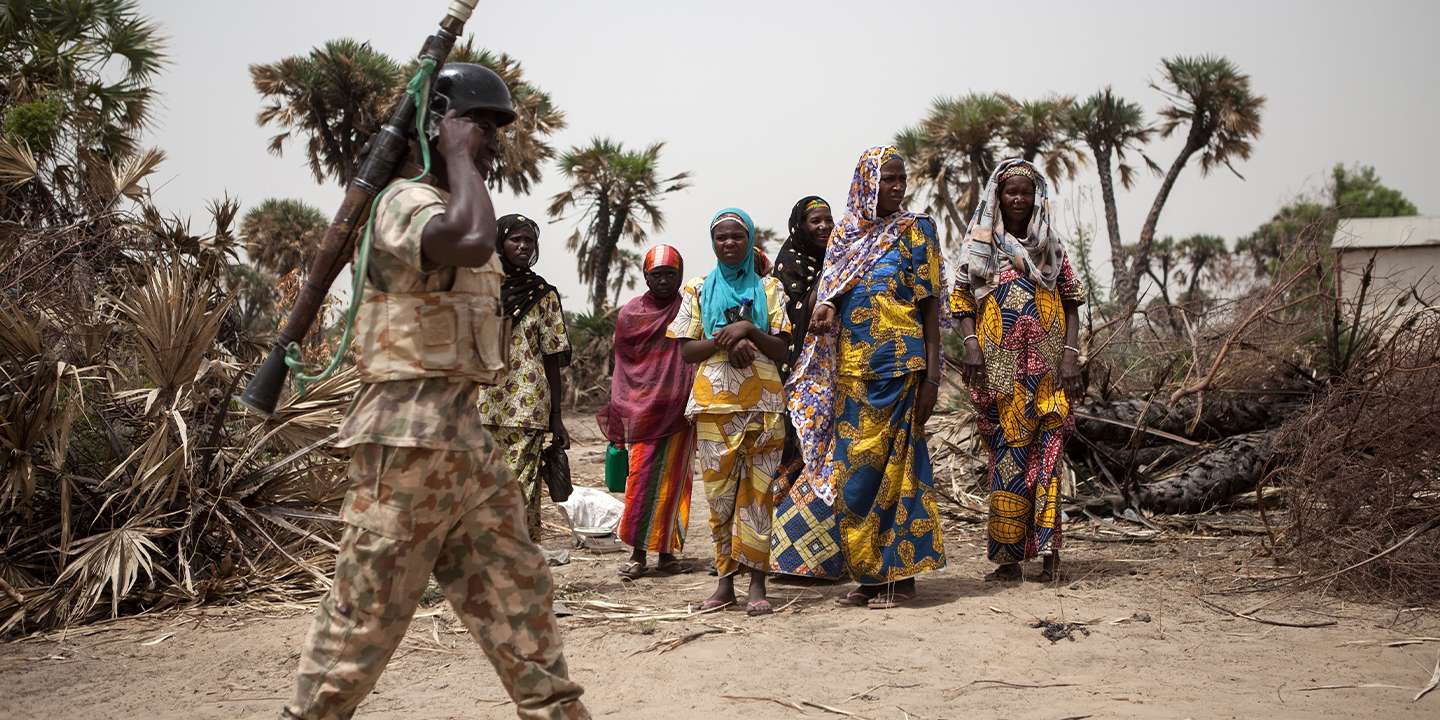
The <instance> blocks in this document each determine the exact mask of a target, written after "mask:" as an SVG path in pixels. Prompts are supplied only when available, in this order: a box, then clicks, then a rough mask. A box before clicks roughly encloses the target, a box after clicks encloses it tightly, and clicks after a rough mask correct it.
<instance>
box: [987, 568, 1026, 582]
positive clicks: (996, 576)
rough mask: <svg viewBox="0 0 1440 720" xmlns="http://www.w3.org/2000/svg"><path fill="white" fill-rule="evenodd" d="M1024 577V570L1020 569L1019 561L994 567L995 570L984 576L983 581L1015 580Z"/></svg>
mask: <svg viewBox="0 0 1440 720" xmlns="http://www.w3.org/2000/svg"><path fill="white" fill-rule="evenodd" d="M1024 579H1025V571H1024V570H1021V569H1020V563H1005V564H1004V565H998V566H996V567H995V572H992V573H990V574H989V575H986V576H985V582H1015V581H1017V580H1024Z"/></svg>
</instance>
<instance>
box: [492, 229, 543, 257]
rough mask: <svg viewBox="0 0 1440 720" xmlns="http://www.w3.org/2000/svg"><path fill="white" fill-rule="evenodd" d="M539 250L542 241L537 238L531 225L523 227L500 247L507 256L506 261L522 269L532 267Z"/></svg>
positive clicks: (514, 232)
mask: <svg viewBox="0 0 1440 720" xmlns="http://www.w3.org/2000/svg"><path fill="white" fill-rule="evenodd" d="M539 249H540V241H539V239H538V238H537V237H536V234H535V228H533V227H530V226H529V225H521V226H520V227H519V228H518V229H516V230H515V231H513V232H511V233H510V235H509V236H508V237H506V238H505V242H503V243H501V245H500V252H501V253H502V254H504V255H505V259H506V260H509V261H510V264H512V265H519V266H520V267H530V261H531V260H533V259H534V258H535V253H536V252H538V251H539Z"/></svg>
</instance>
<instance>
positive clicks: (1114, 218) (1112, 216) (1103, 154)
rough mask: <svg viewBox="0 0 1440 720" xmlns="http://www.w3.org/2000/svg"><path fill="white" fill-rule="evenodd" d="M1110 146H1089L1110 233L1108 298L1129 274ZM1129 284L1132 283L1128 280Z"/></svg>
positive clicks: (1107, 228) (1111, 297)
mask: <svg viewBox="0 0 1440 720" xmlns="http://www.w3.org/2000/svg"><path fill="white" fill-rule="evenodd" d="M1110 152H1111V150H1110V148H1109V147H1105V146H1102V145H1100V144H1099V143H1095V144H1092V145H1091V146H1090V153H1091V154H1092V155H1094V156H1095V168H1096V170H1097V171H1099V173H1100V198H1101V200H1102V201H1103V202H1104V203H1105V231H1106V232H1107V233H1108V234H1109V235H1110V300H1111V301H1112V302H1113V301H1114V300H1115V299H1116V295H1115V293H1116V290H1117V289H1119V287H1120V285H1121V282H1122V280H1125V279H1126V278H1128V277H1129V275H1130V270H1129V268H1128V266H1126V264H1125V260H1126V257H1125V244H1124V243H1123V242H1121V241H1120V213H1119V212H1118V211H1117V210H1116V209H1115V180H1114V178H1112V177H1111V176H1110ZM1129 284H1134V283H1133V281H1130V282H1129Z"/></svg>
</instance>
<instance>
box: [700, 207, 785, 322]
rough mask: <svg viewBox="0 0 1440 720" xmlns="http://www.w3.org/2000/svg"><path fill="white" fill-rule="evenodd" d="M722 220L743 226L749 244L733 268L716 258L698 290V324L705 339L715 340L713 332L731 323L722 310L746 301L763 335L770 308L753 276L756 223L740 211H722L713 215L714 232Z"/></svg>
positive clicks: (762, 286) (755, 276)
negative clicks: (703, 332)
mask: <svg viewBox="0 0 1440 720" xmlns="http://www.w3.org/2000/svg"><path fill="white" fill-rule="evenodd" d="M725 220H736V221H738V222H740V224H742V225H744V226H745V233H746V235H747V237H748V238H749V242H750V245H749V247H748V248H747V249H746V251H745V257H744V258H741V260H740V262H739V263H736V264H735V265H726V264H725V263H723V262H719V259H718V258H717V259H716V260H717V261H716V263H715V269H714V270H711V271H710V274H709V275H706V276H705V285H704V286H703V287H702V288H701V289H700V321H701V323H702V325H703V327H704V329H705V335H706V336H707V337H714V336H715V333H716V331H718V330H719V329H720V328H722V327H725V326H726V325H728V324H730V323H729V321H727V320H726V319H725V311H726V310H728V309H730V308H733V307H739V306H740V305H741V304H742V303H743V301H747V300H748V301H749V305H750V321H751V322H752V323H754V324H755V327H757V328H759V329H760V332H762V333H768V332H770V308H769V306H768V305H766V303H765V285H764V284H763V283H761V282H760V276H759V275H757V274H756V273H755V223H753V222H751V220H750V216H749V215H748V214H746V213H745V211H744V210H741V209H740V208H725V209H724V210H721V211H720V212H718V213H715V217H714V219H712V220H711V221H710V227H711V228H712V229H713V228H714V227H715V226H716V225H719V224H720V223H721V222H723V221H725Z"/></svg>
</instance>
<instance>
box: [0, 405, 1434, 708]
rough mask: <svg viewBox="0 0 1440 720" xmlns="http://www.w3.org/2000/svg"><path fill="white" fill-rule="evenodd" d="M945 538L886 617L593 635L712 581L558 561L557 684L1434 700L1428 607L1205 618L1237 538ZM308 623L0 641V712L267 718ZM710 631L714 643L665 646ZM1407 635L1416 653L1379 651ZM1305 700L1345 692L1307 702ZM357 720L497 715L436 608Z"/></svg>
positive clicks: (1268, 567)
mask: <svg viewBox="0 0 1440 720" xmlns="http://www.w3.org/2000/svg"><path fill="white" fill-rule="evenodd" d="M570 427H571V429H572V431H573V432H575V433H576V435H577V439H578V440H582V442H578V443H577V445H576V447H575V448H574V449H573V450H572V451H571V461H572V466H573V468H574V470H575V471H576V473H577V477H576V481H577V484H582V485H591V486H599V485H600V484H601V482H600V479H601V472H602V469H601V464H600V463H601V459H602V455H601V450H602V449H603V444H602V443H601V441H600V440H599V438H598V435H597V434H596V432H595V430H594V426H593V424H587V423H585V422H584V421H582V420H581V419H579V418H574V419H571V420H570ZM551 513H553V509H551V510H550V511H549V513H547V517H549V518H551V519H556V517H557V516H555V515H553V514H551ZM706 514H707V511H706V506H705V500H704V491H703V489H702V488H701V487H700V486H699V483H698V482H697V483H696V487H695V499H694V504H693V507H692V513H691V516H690V524H689V532H688V537H689V538H690V543H689V545H688V546H687V547H686V550H685V552H684V557H686V558H688V559H690V560H691V562H692V563H693V564H695V565H696V567H700V568H703V567H704V566H705V565H706V564H707V563H708V562H709V558H710V549H709V543H708V532H707V530H706ZM1073 530H1075V532H1074V534H1075V535H1085V534H1092V533H1093V530H1090V529H1087V528H1075V529H1073ZM945 541H946V550H947V555H948V557H949V562H950V564H949V567H947V568H945V569H944V570H942V571H939V572H935V573H930V574H927V575H924V576H922V577H921V578H920V582H919V590H920V597H919V598H918V599H917V600H916V601H914V602H912V603H911V604H909V605H907V606H905V607H903V608H899V609H894V610H887V611H872V610H867V609H863V608H860V609H857V608H837V607H834V606H833V605H832V604H831V603H832V600H833V599H834V598H835V597H837V596H839V595H841V594H843V592H844V589H845V588H846V586H845V585H831V584H814V583H804V582H785V581H783V580H781V581H776V582H773V583H772V586H771V590H770V597H771V599H772V601H774V602H775V605H776V606H777V607H782V606H783V609H782V610H781V611H780V612H778V613H777V614H775V615H772V616H769V617H760V618H749V617H746V616H745V614H744V613H743V612H734V611H725V612H718V613H710V614H705V615H700V616H690V617H685V618H681V619H674V620H658V621H657V620H640V621H637V620H633V619H627V618H624V617H615V618H611V617H606V616H605V615H604V613H602V612H600V611H598V610H596V609H594V606H593V605H591V604H590V603H594V602H597V601H599V602H606V601H608V602H612V603H615V604H617V606H618V609H624V610H629V611H632V612H633V611H636V610H637V609H640V610H650V611H657V610H676V611H683V610H684V609H685V608H686V607H687V604H693V603H696V602H698V601H699V600H701V599H703V598H704V597H706V596H707V595H708V594H709V592H710V590H711V587H712V584H713V582H714V579H713V578H711V577H709V576H707V575H706V574H705V572H704V571H703V570H700V571H698V572H696V573H694V574H690V575H680V576H674V577H664V576H658V577H645V578H642V579H641V580H640V581H638V582H635V583H629V582H625V583H623V584H622V582H620V578H619V577H618V576H617V574H616V570H617V568H618V566H619V565H620V563H621V561H622V559H623V557H624V555H623V554H609V555H595V554H590V553H587V552H583V551H576V552H574V553H573V560H572V562H570V563H569V564H568V565H564V566H561V567H557V568H555V576H556V580H557V582H558V583H560V587H561V592H560V593H559V594H560V596H561V598H562V599H568V600H569V601H570V603H571V605H573V606H574V607H575V609H576V611H577V612H576V615H575V616H572V617H565V618H562V619H561V620H560V625H561V628H562V629H563V631H564V640H565V647H566V652H567V655H568V657H569V661H570V668H571V672H572V674H573V676H574V677H575V678H577V679H578V680H579V681H580V682H581V683H582V684H584V686H585V689H586V695H585V701H586V704H587V705H588V706H589V708H590V710H591V712H592V713H594V715H595V716H596V717H604V718H627V719H630V718H636V719H643V718H656V719H660V718H664V719H666V720H672V719H675V718H766V719H770V718H775V719H779V720H787V719H789V718H799V717H812V718H835V719H839V718H845V717H851V718H869V719H870V720H891V719H894V720H908V719H912V718H913V719H917V720H918V719H920V718H925V719H938V718H951V719H958V718H962V717H964V718H1044V719H1046V720H1078V719H1079V718H1089V717H1094V718H1258V717H1264V718H1316V717H1323V718H1367V719H1374V718H1436V717H1440V690H1437V691H1435V692H1432V693H1431V694H1429V695H1427V696H1425V697H1423V698H1421V699H1420V700H1419V701H1418V702H1417V701H1412V698H1413V697H1414V696H1415V694H1416V693H1417V692H1418V691H1419V690H1420V688H1422V687H1424V686H1425V685H1426V684H1427V683H1429V681H1430V679H1431V676H1432V671H1435V670H1436V668H1437V653H1440V614H1437V612H1436V609H1435V608H1428V609H1427V608H1403V607H1380V606H1372V605H1357V604H1353V603H1347V602H1344V601H1341V600H1337V599H1334V598H1332V597H1329V596H1327V595H1325V594H1324V593H1321V592H1312V593H1306V594H1302V595H1299V596H1297V597H1295V598H1293V599H1290V600H1286V601H1282V602H1280V603H1277V604H1276V605H1273V606H1271V607H1270V608H1267V609H1266V610H1265V611H1263V612H1261V613H1259V615H1260V616H1261V617H1263V618H1264V619H1267V620H1272V621H1280V622H1288V623H1294V624H1302V625H1315V624H1319V623H1333V624H1329V625H1324V626H1320V627H1283V626H1276V625H1267V624H1262V623H1259V622H1255V621H1252V620H1248V619H1242V618H1236V617H1234V616H1231V615H1228V614H1226V613H1225V612H1223V611H1221V610H1217V609H1214V608H1211V607H1209V606H1207V605H1205V604H1204V603H1203V602H1201V600H1200V599H1199V598H1200V597H1204V598H1205V599H1206V600H1209V601H1211V602H1214V603H1217V604H1219V605H1222V606H1224V607H1228V608H1231V609H1242V608H1245V607H1248V606H1250V605H1253V604H1254V603H1256V602H1258V601H1259V600H1260V599H1263V598H1265V597H1267V596H1266V595H1257V594H1253V593H1251V594H1215V593H1217V592H1221V591H1224V590H1226V589H1227V588H1245V587H1247V586H1250V585H1253V584H1254V583H1255V582H1256V581H1258V580H1262V579H1265V578H1273V577H1278V576H1281V575H1286V574H1289V573H1290V572H1292V571H1290V570H1288V569H1286V568H1283V567H1277V566H1276V565H1275V564H1274V563H1273V562H1272V561H1271V560H1269V559H1268V558H1266V557H1264V554H1263V552H1260V545H1259V543H1258V541H1257V540H1256V539H1255V538H1254V537H1253V536H1240V535H1237V536H1233V537H1198V536H1191V537H1168V538H1167V539H1164V540H1161V541H1158V542H1146V543H1117V542H1096V541H1086V540H1080V539H1072V540H1069V541H1068V545H1067V549H1066V552H1065V561H1066V567H1065V573H1064V577H1063V578H1062V579H1061V580H1060V581H1059V582H1057V583H1053V584H1040V583H1035V582H1025V583H1023V584H1016V583H1011V584H995V583H986V582H984V581H982V579H981V578H982V576H983V575H984V574H985V573H986V572H988V570H989V567H988V566H987V564H986V563H985V562H984V560H983V547H984V536H983V534H982V527H981V526H979V525H972V524H969V523H966V522H962V521H958V520H957V521H954V522H952V523H949V526H948V529H947V533H946V536H945ZM545 545H546V547H547V548H551V549H559V548H564V547H568V545H569V538H568V536H566V535H562V534H561V533H559V532H556V533H553V534H552V535H550V536H548V537H547V538H546V540H545ZM651 562H652V564H653V562H654V560H653V556H652V561H651ZM1034 571H1038V568H1034V569H1032V572H1034ZM740 585H741V587H742V591H743V586H744V581H743V580H742V581H741V583H740ZM1204 593H1211V594H1204ZM587 601H588V602H587ZM309 612H310V611H309V608H308V607H302V606H295V605H291V606H288V607H287V606H284V605H271V606H265V607H256V606H253V605H251V606H245V605H237V606H232V607H214V606H211V607H206V608H199V609H192V610H188V611H183V612H171V613H167V614H161V615H156V616H148V617H139V618H127V619H121V620H118V621H114V622H109V623H101V624H98V625H92V626H88V627H82V628H73V629H71V630H69V631H68V632H63V633H59V632H57V633H51V634H47V635H43V636H34V637H30V638H26V639H22V640H19V641H16V642H12V643H9V644H5V645H0V682H3V683H4V687H5V689H4V691H3V692H0V718H15V719H19V718H56V719H58V718H84V719H86V720H101V719H103V718H142V717H143V718H274V717H276V716H277V715H278V713H279V711H280V708H281V706H282V705H283V703H284V701H285V699H286V698H287V697H288V695H289V692H290V686H291V674H292V673H293V671H294V669H295V664H296V660H297V658H298V656H299V649H300V643H301V640H302V639H303V637H304V634H305V631H306V630H307V628H308V626H309V622H310V617H309ZM1147 617H1148V619H1149V621H1148V622H1145V621H1144V619H1145V618H1147ZM1037 620H1052V621H1065V622H1084V623H1087V624H1086V625H1085V626H1084V628H1085V629H1086V630H1088V631H1089V634H1088V635H1085V634H1083V633H1081V632H1080V631H1078V630H1077V631H1076V632H1075V639H1074V640H1073V641H1072V640H1066V639H1061V640H1059V641H1058V642H1055V643H1052V642H1050V641H1049V640H1047V639H1045V638H1044V637H1042V635H1041V630H1039V629H1035V628H1033V627H1032V624H1034V623H1035V622H1036V621H1037ZM707 629H718V630H720V632H714V633H710V634H706V635H702V636H699V637H697V638H695V639H693V640H691V641H689V642H686V643H685V644H683V645H678V646H675V647H673V648H670V649H667V647H668V646H669V645H670V643H669V642H668V641H670V640H675V639H678V638H681V637H683V636H686V635H688V634H690V633H694V632H697V631H700V630H707ZM1416 638H1424V639H1423V640H1414V641H1413V642H1411V643H1409V644H1399V645H1396V646H1391V645H1390V643H1396V642H1400V641H1406V640H1412V639H1416ZM657 644H659V645H657ZM662 651H663V652H662ZM1325 686H1350V687H1344V688H1339V689H1317V688H1322V687H1325ZM1354 686H1368V687H1354ZM357 717H361V718H375V719H377V720H378V719H381V718H383V719H386V720H419V719H421V718H430V719H437V720H438V719H440V718H513V717H515V715H514V707H513V706H512V705H510V704H509V701H508V699H507V698H506V696H505V693H504V691H503V689H502V688H501V687H500V684H499V683H498V681H497V680H496V678H495V675H494V673H493V671H492V670H491V668H490V665H489V663H488V662H487V661H486V660H485V658H484V657H483V655H482V654H481V653H480V652H479V650H478V648H477V647H476V646H475V644H474V643H473V642H471V641H470V640H469V638H468V636H466V635H465V634H464V631H463V629H462V628H461V627H460V625H459V623H458V621H457V620H456V619H455V616H454V614H453V613H452V612H451V611H450V609H449V608H448V607H447V606H445V605H443V604H441V605H437V606H433V607H428V608H424V609H422V611H421V612H420V613H419V616H418V617H417V619H416V621H415V622H414V624H413V625H412V626H411V629H410V633H409V635H408V636H407V638H406V640H405V642H404V644H403V646H402V649H401V650H400V651H399V652H397V654H396V659H395V660H394V661H393V662H392V663H391V664H390V667H389V670H388V671H387V672H386V673H385V675H384V676H383V677H382V678H381V680H380V682H379V685H378V686H377V688H376V692H375V693H374V694H372V695H371V696H370V697H369V698H368V699H367V700H366V701H365V703H364V704H362V705H361V707H360V711H359V713H357Z"/></svg>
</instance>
